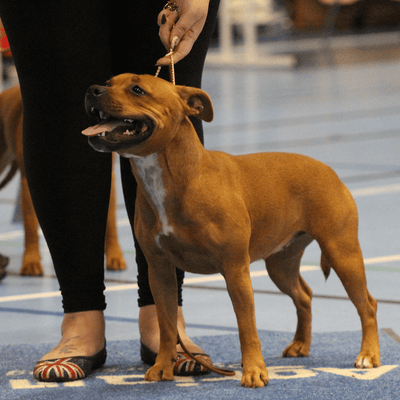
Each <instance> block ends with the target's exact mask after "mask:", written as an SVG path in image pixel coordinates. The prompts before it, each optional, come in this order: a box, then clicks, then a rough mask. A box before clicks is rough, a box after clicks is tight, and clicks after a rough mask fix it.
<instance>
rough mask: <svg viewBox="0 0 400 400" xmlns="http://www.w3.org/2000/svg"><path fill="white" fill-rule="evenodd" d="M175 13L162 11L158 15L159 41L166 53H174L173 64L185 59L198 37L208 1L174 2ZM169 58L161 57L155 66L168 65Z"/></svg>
mask: <svg viewBox="0 0 400 400" xmlns="http://www.w3.org/2000/svg"><path fill="white" fill-rule="evenodd" d="M169 3H170V4H174V5H176V6H177V7H178V8H177V10H176V11H173V10H169V9H164V10H162V11H161V12H160V14H159V15H158V25H159V26H160V31H159V35H160V39H161V42H162V43H163V44H164V46H165V48H166V50H167V53H169V51H170V49H173V51H174V62H175V63H177V62H178V61H180V60H182V59H183V58H184V57H186V56H187V55H188V54H189V52H190V50H192V47H193V44H194V42H195V41H196V39H197V38H198V37H199V35H200V33H201V31H202V30H203V27H204V24H205V22H206V18H207V13H208V4H209V0H175V1H172V0H171V1H170V2H169ZM169 64H170V58H169V57H163V58H160V59H159V60H158V61H157V65H169Z"/></svg>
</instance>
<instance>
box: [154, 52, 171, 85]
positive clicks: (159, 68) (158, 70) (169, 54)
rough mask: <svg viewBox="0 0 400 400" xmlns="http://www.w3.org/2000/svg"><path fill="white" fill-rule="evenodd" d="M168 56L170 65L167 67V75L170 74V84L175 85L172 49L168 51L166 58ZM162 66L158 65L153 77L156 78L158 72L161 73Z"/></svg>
mask: <svg viewBox="0 0 400 400" xmlns="http://www.w3.org/2000/svg"><path fill="white" fill-rule="evenodd" d="M167 56H169V59H170V65H169V74H170V79H171V83H172V84H174V85H175V63H174V50H172V48H170V49H169V53H168V54H166V57H167ZM161 68H162V65H160V66H159V67H158V68H157V72H156V74H155V77H156V78H157V77H158V75H160V71H161Z"/></svg>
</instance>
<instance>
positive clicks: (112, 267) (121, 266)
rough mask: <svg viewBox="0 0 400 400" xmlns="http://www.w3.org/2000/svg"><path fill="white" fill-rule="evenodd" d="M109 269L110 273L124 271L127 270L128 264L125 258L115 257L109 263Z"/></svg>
mask: <svg viewBox="0 0 400 400" xmlns="http://www.w3.org/2000/svg"><path fill="white" fill-rule="evenodd" d="M107 269H108V270H109V271H122V270H125V269H126V263H125V260H124V259H123V258H120V257H113V258H111V259H110V260H109V261H107Z"/></svg>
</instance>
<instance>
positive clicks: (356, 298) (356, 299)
mask: <svg viewBox="0 0 400 400" xmlns="http://www.w3.org/2000/svg"><path fill="white" fill-rule="evenodd" d="M346 237H347V240H346ZM352 237H353V239H351V238H349V236H348V235H345V234H343V235H340V237H338V238H337V239H336V240H333V239H330V240H329V241H328V243H325V244H323V245H321V244H320V245H321V249H322V252H323V254H324V256H325V257H326V259H327V260H328V262H329V264H330V265H331V267H332V269H333V270H334V271H335V272H336V274H337V275H338V277H339V279H340V280H341V282H342V283H343V286H344V288H345V290H346V292H347V294H348V296H349V298H350V300H351V301H352V302H353V304H354V305H355V307H356V309H357V312H358V314H359V316H360V319H361V325H362V333H363V338H362V344H361V351H360V354H359V355H358V357H357V359H356V361H355V366H356V368H372V367H378V366H380V351H379V337H378V326H377V319H376V311H377V302H376V300H375V299H374V298H373V297H372V296H371V295H370V293H369V292H368V289H367V280H366V276H365V267H364V261H363V257H362V253H361V249H360V246H359V243H358V240H357V236H354V235H353V236H352Z"/></svg>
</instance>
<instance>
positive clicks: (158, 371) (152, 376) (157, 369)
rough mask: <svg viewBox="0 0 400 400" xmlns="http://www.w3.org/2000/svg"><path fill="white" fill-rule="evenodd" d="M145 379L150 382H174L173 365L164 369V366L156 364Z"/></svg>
mask: <svg viewBox="0 0 400 400" xmlns="http://www.w3.org/2000/svg"><path fill="white" fill-rule="evenodd" d="M144 379H145V380H146V381H150V382H159V381H173V380H174V368H173V364H172V366H171V367H168V368H165V367H164V368H163V367H162V365H159V364H157V363H155V364H154V365H153V366H152V367H151V368H150V369H148V370H147V372H146V374H145V376H144Z"/></svg>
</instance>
